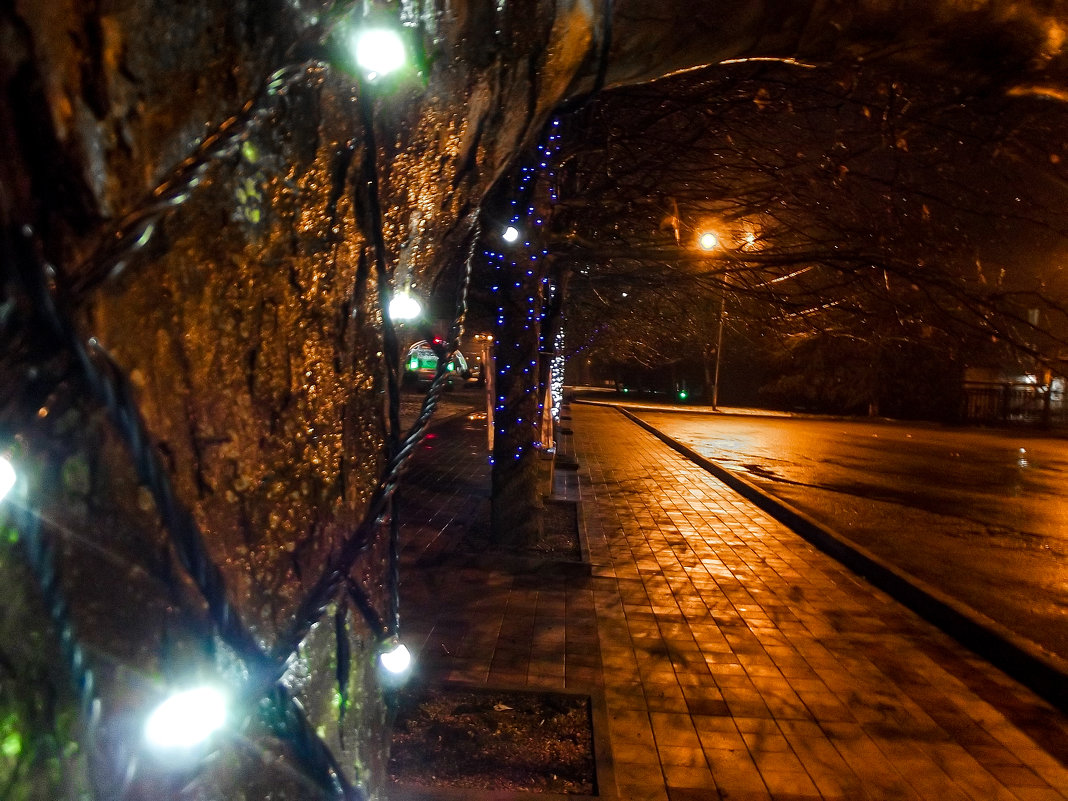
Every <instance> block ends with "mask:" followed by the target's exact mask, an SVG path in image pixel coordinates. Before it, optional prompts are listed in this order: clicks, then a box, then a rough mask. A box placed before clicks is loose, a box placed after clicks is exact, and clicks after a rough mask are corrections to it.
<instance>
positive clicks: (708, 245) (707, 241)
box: [697, 231, 719, 250]
mask: <svg viewBox="0 0 1068 801" xmlns="http://www.w3.org/2000/svg"><path fill="white" fill-rule="evenodd" d="M718 245H719V237H718V236H716V235H715V234H714V233H712V232H711V231H705V232H704V233H703V234H701V236H700V237H698V239H697V246H698V247H699V248H701V250H714V249H715V248H716V247H717V246H718Z"/></svg>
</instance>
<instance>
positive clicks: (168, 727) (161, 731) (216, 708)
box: [145, 686, 227, 750]
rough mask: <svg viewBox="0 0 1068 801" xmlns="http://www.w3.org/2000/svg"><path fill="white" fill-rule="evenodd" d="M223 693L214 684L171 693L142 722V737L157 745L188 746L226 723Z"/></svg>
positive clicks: (158, 746)
mask: <svg viewBox="0 0 1068 801" xmlns="http://www.w3.org/2000/svg"><path fill="white" fill-rule="evenodd" d="M226 705H227V704H226V695H225V694H224V693H223V692H222V691H221V690H219V689H218V688H216V687H207V686H203V687H193V688H191V689H187V690H182V691H181V692H177V693H175V694H174V695H172V696H170V697H169V698H168V699H167V700H165V701H164V702H163V703H162V704H160V705H159V706H157V707H156V708H155V709H154V710H153V711H152V714H151V715H149V716H148V721H147V722H146V723H145V739H146V740H147V741H148V742H149V744H151V745H152V746H154V747H155V748H157V749H160V750H174V749H182V748H191V747H193V746H195V745H199V744H200V743H202V742H204V741H205V740H207V739H208V738H209V737H210V736H211V735H212V734H214V733H215V732H217V731H218V730H219V729H221V728H222V727H223V725H225V723H226Z"/></svg>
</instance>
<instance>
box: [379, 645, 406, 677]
mask: <svg viewBox="0 0 1068 801" xmlns="http://www.w3.org/2000/svg"><path fill="white" fill-rule="evenodd" d="M378 661H379V662H381V663H382V667H384V668H385V669H386V670H387V671H388V672H390V673H392V674H393V675H395V676H396V675H399V674H401V673H403V672H404V671H406V670H407V669H408V668H409V667H411V664H412V654H411V651H409V650H408V646H406V645H405V644H404V643H402V642H398V643H395V644H394V645H393V647H392V648H390V649H389V650H388V651H383V652H382V653H381V654H379V655H378Z"/></svg>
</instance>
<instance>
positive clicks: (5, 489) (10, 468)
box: [0, 456, 17, 501]
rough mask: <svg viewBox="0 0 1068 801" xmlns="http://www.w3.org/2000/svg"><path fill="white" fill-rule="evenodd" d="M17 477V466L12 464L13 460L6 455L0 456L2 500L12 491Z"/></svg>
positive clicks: (0, 494)
mask: <svg viewBox="0 0 1068 801" xmlns="http://www.w3.org/2000/svg"><path fill="white" fill-rule="evenodd" d="M16 479H17V476H16V475H15V466H14V465H13V464H11V460H10V459H8V458H7V457H6V456H0V501H2V500H3V499H4V498H5V497H7V494H8V493H9V492H11V489H12V487H14V486H15V480H16Z"/></svg>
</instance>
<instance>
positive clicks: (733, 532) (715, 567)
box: [402, 404, 1068, 801]
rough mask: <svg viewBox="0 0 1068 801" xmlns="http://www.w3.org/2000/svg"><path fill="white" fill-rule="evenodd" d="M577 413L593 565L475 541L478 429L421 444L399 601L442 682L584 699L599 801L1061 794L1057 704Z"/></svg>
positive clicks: (481, 455) (701, 482)
mask: <svg viewBox="0 0 1068 801" xmlns="http://www.w3.org/2000/svg"><path fill="white" fill-rule="evenodd" d="M565 425H566V426H568V427H569V429H568V430H569V431H573V432H574V433H573V435H572V434H570V433H569V434H568V435H566V436H564V437H562V445H563V446H564V447H565V449H567V450H569V451H572V450H573V453H574V455H575V457H576V459H577V461H578V464H579V468H578V471H577V473H576V472H575V471H563V470H561V471H558V472H557V483H556V487H557V492H558V493H559V494H562V495H564V496H570V497H572V498H577V499H578V500H579V501H580V509H581V514H582V519H583V522H584V525H583V529H584V539H585V545H586V548H587V551H588V557H589V564H588V565H587V566H584V567H583V566H576V565H574V564H563V563H552V562H548V563H547V562H545V561H538V560H532V559H522V558H513V559H508V558H499V557H497V556H495V555H493V554H491V553H477V552H471V551H470V550H469V549H466V548H465V547H464V545H463V543H462V536H463V532H464V531H465V529H466V528H467V527H470V526H472V525H476V526H477V525H484V521H485V515H486V513H487V504H488V488H489V479H488V466H487V462H486V457H485V452H484V437H485V429H484V426H485V422H484V421H467V420H465V419H463V418H457V419H454V420H452V421H450V422H447V423H444V424H442V425H441V426H439V427H438V428H437V429H435V431H434V432H433V435H434V436H433V438H432V439H430V440H429V441H428V442H427V443H426V444H425V446H424V448H423V450H422V451H421V452H420V454H419V457H418V459H417V462H416V464H415V466H414V467H413V469H412V471H411V472H410V474H409V478H408V480H407V481H406V485H405V489H404V494H403V500H402V503H403V508H402V518H403V519H404V521H405V525H404V528H403V536H404V543H403V550H402V560H403V567H402V581H403V585H402V613H403V616H404V617H403V620H404V626H405V632H406V636H407V638H408V639H409V641H410V642H411V643H412V644H413V645H414V650H415V651H416V654H417V658H418V660H419V664H420V670H421V671H422V672H423V674H424V677H425V678H426V679H427V680H432V681H437V680H452V681H460V682H464V683H468V684H473V685H478V686H489V687H502V688H516V687H526V688H533V689H549V690H563V689H568V690H574V691H580V692H587V693H589V694H590V696H591V698H592V700H593V707H594V729H595V740H596V743H597V748H598V756H599V765H598V768H599V776H598V778H599V781H600V784H601V787H600V794H601V796H603V797H609V798H612V797H618V798H620V799H627V800H628V801H646V800H649V801H692V800H696V799H700V800H701V801H706V800H709V801H711V800H714V799H732V800H733V801H771V800H772V799H776V800H778V801H787V800H789V801H799V800H800V799H806V800H808V799H843V800H844V799H849V800H850V801H863V799H871V801H883V800H889V799H895V800H896V799H902V800H905V799H937V801H956V800H957V799H984V800H986V799H1005V800H1006V801H1009V800H1010V799H1018V801H1039V800H1041V801H1046V800H1047V799H1050V800H1051V799H1065V798H1068V769H1066V768H1065V766H1064V764H1062V762H1061V761H1059V759H1058V757H1059V758H1060V760H1063V759H1065V757H1066V754H1068V720H1066V719H1065V717H1064V716H1063V715H1061V714H1060V713H1058V712H1056V711H1055V710H1053V709H1051V708H1050V707H1049V706H1048V705H1046V704H1045V703H1044V702H1043V701H1041V700H1040V699H1039V698H1037V697H1036V696H1035V695H1033V694H1032V693H1031V692H1030V691H1029V690H1027V689H1026V688H1024V687H1022V686H1021V685H1019V684H1017V683H1015V682H1014V681H1012V680H1011V679H1009V678H1007V677H1006V676H1004V675H1003V674H1001V673H1000V672H998V671H997V670H995V669H994V668H992V667H990V666H989V665H988V664H987V663H985V662H984V661H983V660H981V659H979V658H977V657H975V656H974V655H972V654H971V653H970V652H969V651H967V650H965V649H963V648H961V647H960V646H958V645H957V644H956V643H955V642H954V641H953V640H952V639H950V638H949V637H948V636H946V635H945V634H943V633H942V632H940V631H939V630H937V629H935V628H933V627H932V626H930V625H928V624H927V623H925V622H924V621H923V620H921V619H920V618H918V617H917V616H915V615H914V614H913V613H911V612H910V611H908V610H907V609H905V608H904V607H902V606H900V605H899V604H897V603H896V602H895V601H894V600H893V599H891V598H890V597H888V596H887V595H885V594H884V593H882V592H880V591H878V590H876V589H874V588H872V587H871V586H870V585H868V584H867V583H866V582H864V581H863V580H862V579H859V578H857V577H856V576H854V575H853V574H852V573H850V572H849V571H848V570H846V569H845V568H844V567H842V566H841V565H839V564H838V563H837V562H835V561H834V560H832V559H830V558H829V557H827V556H825V555H824V554H822V553H820V552H819V551H817V550H816V549H814V548H813V547H812V546H811V545H809V544H808V543H807V542H806V541H805V540H803V539H801V538H800V537H799V536H797V535H795V534H794V533H792V532H791V531H789V530H788V529H786V528H784V527H783V526H782V525H780V524H779V523H776V522H775V521H773V520H771V519H770V518H768V517H767V516H766V515H764V514H763V513H762V512H760V511H759V510H758V509H757V508H756V507H754V506H753V505H752V504H750V503H748V502H747V501H745V500H743V499H742V498H740V497H739V496H738V495H736V494H734V493H733V492H732V491H731V490H729V489H728V488H726V487H725V486H724V485H722V484H720V483H719V482H718V481H717V480H716V479H714V478H713V477H712V476H711V475H709V474H708V473H707V472H705V471H704V470H703V469H701V468H700V467H698V466H696V465H694V464H692V463H691V462H689V461H687V460H686V459H684V458H683V457H681V456H679V455H678V454H676V453H675V452H674V451H672V450H671V449H669V448H668V447H667V446H666V445H664V444H662V443H661V442H660V441H659V440H657V439H656V438H655V437H653V436H652V435H651V434H649V433H647V432H645V431H644V430H642V429H641V428H639V427H638V426H637V425H635V424H634V423H631V422H630V421H628V420H626V418H624V417H623V416H622V415H621V414H619V413H618V412H617V411H615V410H613V409H609V408H602V407H594V406H582V405H579V404H575V405H574V406H573V407H572V409H571V419H570V420H569V421H567V422H566V423H565ZM451 797H456V796H455V795H454V796H451ZM468 797H472V798H475V797H477V796H475V795H470V794H469V795H468ZM496 797H500V796H496ZM515 797H519V798H529V797H531V795H530V794H519V795H518V796H515ZM534 797H535V798H536V796H534Z"/></svg>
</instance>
